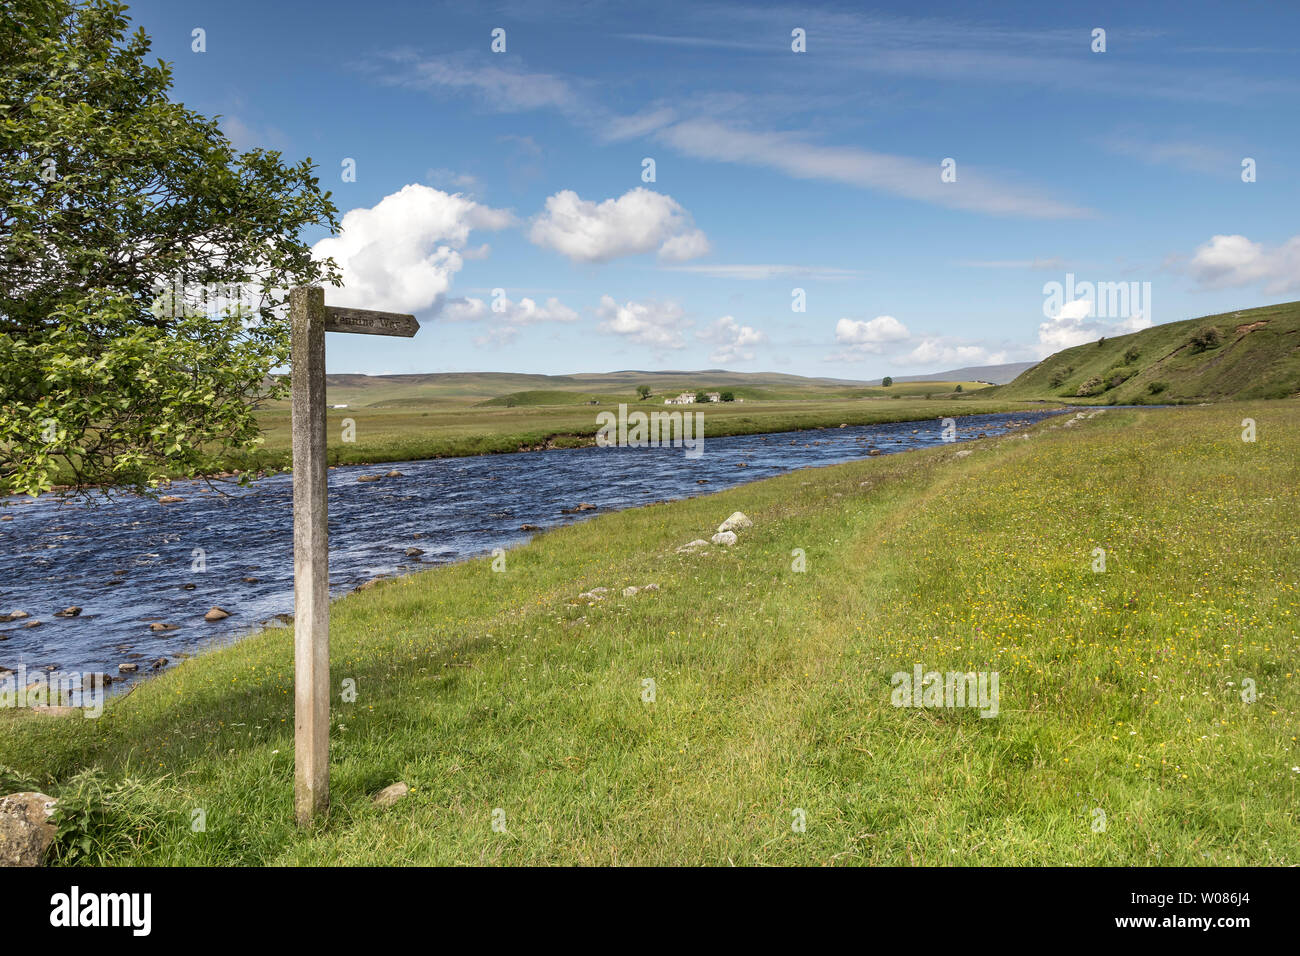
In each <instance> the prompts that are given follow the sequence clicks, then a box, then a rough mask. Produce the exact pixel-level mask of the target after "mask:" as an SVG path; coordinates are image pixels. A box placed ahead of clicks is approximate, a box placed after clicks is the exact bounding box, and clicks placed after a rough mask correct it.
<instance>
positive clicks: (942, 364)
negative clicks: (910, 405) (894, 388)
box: [892, 336, 1011, 372]
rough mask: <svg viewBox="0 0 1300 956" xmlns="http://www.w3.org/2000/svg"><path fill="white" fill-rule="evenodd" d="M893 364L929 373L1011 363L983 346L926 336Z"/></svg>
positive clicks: (1000, 352)
mask: <svg viewBox="0 0 1300 956" xmlns="http://www.w3.org/2000/svg"><path fill="white" fill-rule="evenodd" d="M892 361H893V363H894V364H895V365H898V366H905V367H912V366H919V365H924V366H926V367H927V368H928V369H929V370H930V371H935V372H942V371H944V370H946V369H949V368H954V367H961V366H964V365H1001V364H1002V363H1004V362H1009V361H1011V358H1010V356H1009V355H1008V354H1007V352H1006V351H992V350H990V349H988V348H986V347H985V346H983V345H969V344H963V343H961V342H958V341H955V340H953V339H949V338H946V337H944V336H927V337H925V338H923V339H922V340H921V341H920V342H918V343H917V344H916V345H915V347H913V348H912V350H911V351H909V352H906V353H904V354H903V355H899V356H895V357H894V358H893V359H892Z"/></svg>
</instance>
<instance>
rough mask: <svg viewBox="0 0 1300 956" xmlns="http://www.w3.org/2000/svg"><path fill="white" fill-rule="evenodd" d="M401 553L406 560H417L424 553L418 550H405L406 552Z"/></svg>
mask: <svg viewBox="0 0 1300 956" xmlns="http://www.w3.org/2000/svg"><path fill="white" fill-rule="evenodd" d="M403 553H404V554H405V555H406V556H407V557H408V558H418V557H419V556H420V555H422V554H424V552H423V551H421V550H420V549H419V548H407V549H406V551H405V552H403Z"/></svg>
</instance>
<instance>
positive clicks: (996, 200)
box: [655, 119, 1091, 219]
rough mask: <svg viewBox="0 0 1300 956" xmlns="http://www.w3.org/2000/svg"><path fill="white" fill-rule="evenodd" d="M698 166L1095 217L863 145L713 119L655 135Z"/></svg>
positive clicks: (1002, 209) (997, 208)
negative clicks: (944, 177) (732, 166)
mask: <svg viewBox="0 0 1300 956" xmlns="http://www.w3.org/2000/svg"><path fill="white" fill-rule="evenodd" d="M655 137H656V138H657V139H659V140H660V141H662V142H664V143H666V144H668V145H669V146H671V147H673V148H674V149H677V150H679V151H681V152H682V153H685V154H686V155H688V156H692V157H694V158H697V159H710V160H715V161H719V162H732V163H741V164H744V165H747V166H762V167H766V168H769V169H777V170H780V171H781V172H784V173H786V174H787V175H790V176H793V177H795V178H798V179H818V180H824V181H827V182H837V183H842V184H845V185H849V186H858V187H862V188H867V189H878V190H881V191H883V192H888V193H893V194H895V195H900V196H905V197H907V198H909V199H919V200H922V201H925V202H931V203H935V204H936V205H940V206H948V207H950V208H954V209H965V210H969V211H972V212H982V213H988V214H991V215H997V216H1019V217H1025V218H1031V219H1075V218H1081V217H1085V216H1089V215H1091V214H1090V213H1089V211H1088V210H1086V209H1082V208H1080V207H1078V206H1074V205H1071V204H1069V203H1066V202H1062V201H1059V200H1056V199H1052V198H1050V197H1048V196H1045V195H1042V194H1040V193H1036V192H1034V191H1031V190H1028V189H1021V188H1017V187H1014V186H1004V185H1002V184H1000V183H997V182H995V181H993V180H992V179H990V178H989V177H987V176H985V175H983V174H981V173H979V172H977V171H972V170H971V169H970V168H969V167H963V168H961V169H960V171H959V173H958V177H957V182H948V183H945V182H941V181H940V178H939V172H940V169H939V162H938V160H937V159H935V160H933V161H930V162H926V161H923V160H919V159H913V158H911V157H906V156H895V155H892V154H890V153H878V152H873V151H871V150H866V149H860V148H858V147H856V146H821V145H816V144H814V143H810V142H807V141H806V140H804V139H803V138H801V137H800V136H798V135H796V134H793V133H778V132H755V131H751V130H743V129H737V128H735V127H731V126H727V125H724V124H722V123H718V122H714V121H711V120H703V119H701V120H687V121H685V122H682V123H677V124H675V125H673V126H670V127H668V128H666V129H663V130H660V131H659V132H658V133H656V134H655Z"/></svg>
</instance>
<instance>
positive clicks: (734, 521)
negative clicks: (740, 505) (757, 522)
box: [718, 511, 754, 531]
mask: <svg viewBox="0 0 1300 956" xmlns="http://www.w3.org/2000/svg"><path fill="white" fill-rule="evenodd" d="M752 527H754V522H752V521H750V520H749V518H747V517H745V513H744V512H743V511H735V512H732V515H731V517H730V518H728V519H727V520H726V521H724V522H722V524H720V525H718V531H741V530H743V529H745V528H752Z"/></svg>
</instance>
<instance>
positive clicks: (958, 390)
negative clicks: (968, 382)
mask: <svg viewBox="0 0 1300 956" xmlns="http://www.w3.org/2000/svg"><path fill="white" fill-rule="evenodd" d="M953 391H955V392H960V391H961V386H960V385H958V386H957V387H956V388H955V389H953Z"/></svg>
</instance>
